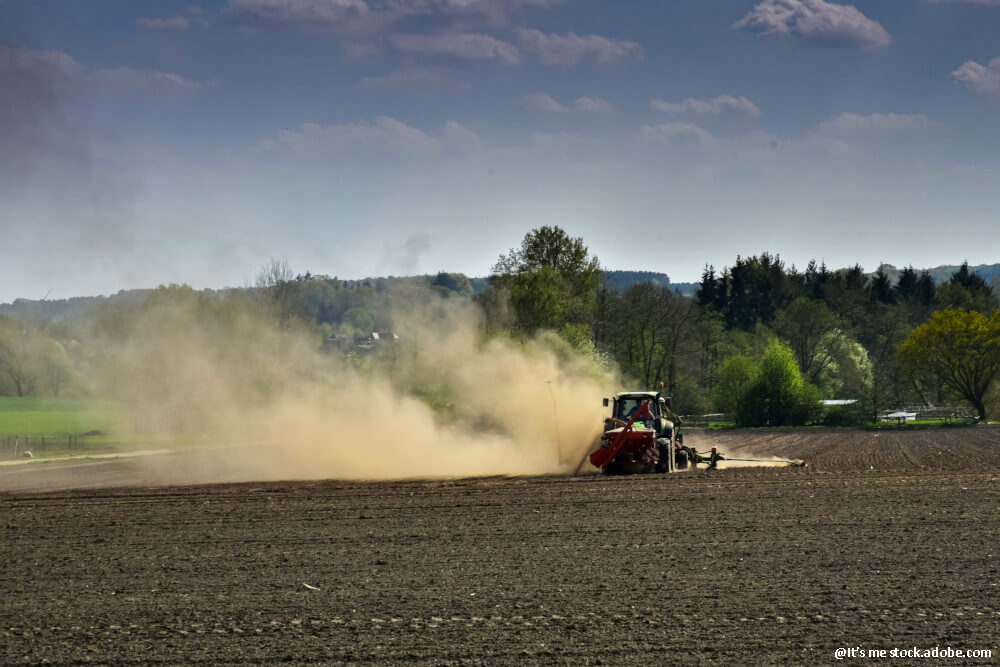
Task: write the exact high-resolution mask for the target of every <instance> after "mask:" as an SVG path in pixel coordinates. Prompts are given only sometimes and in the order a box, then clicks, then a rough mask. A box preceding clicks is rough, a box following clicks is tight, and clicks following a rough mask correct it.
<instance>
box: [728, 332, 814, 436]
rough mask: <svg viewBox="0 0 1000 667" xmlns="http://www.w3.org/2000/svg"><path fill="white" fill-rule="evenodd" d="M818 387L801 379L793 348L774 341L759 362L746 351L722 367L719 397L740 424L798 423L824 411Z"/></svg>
mask: <svg viewBox="0 0 1000 667" xmlns="http://www.w3.org/2000/svg"><path fill="white" fill-rule="evenodd" d="M819 400H820V392H819V389H817V388H816V387H814V386H813V385H811V384H809V383H807V382H806V381H805V380H803V379H802V373H801V372H800V371H799V365H798V363H797V362H796V361H795V354H794V353H793V352H792V350H791V348H790V347H788V345H786V344H785V343H782V342H781V341H778V340H774V341H772V342H771V343H770V344H769V345H768V347H767V349H766V350H765V351H764V356H763V358H762V359H761V361H760V363H759V364H755V363H754V361H753V360H752V359H750V358H749V357H746V356H743V355H736V356H734V357H730V358H729V359H727V360H726V361H725V362H723V364H722V366H721V367H720V368H719V381H718V384H717V385H716V401H717V404H718V406H719V408H720V409H721V410H723V411H725V412H732V413H734V414H735V415H736V423H737V424H739V425H740V426H788V425H791V426H799V425H802V424H806V423H808V422H810V421H813V420H815V419H818V418H819V416H820V415H821V413H822V409H821V407H820V403H819Z"/></svg>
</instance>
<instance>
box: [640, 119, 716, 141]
mask: <svg viewBox="0 0 1000 667" xmlns="http://www.w3.org/2000/svg"><path fill="white" fill-rule="evenodd" d="M640 136H641V137H642V138H643V139H645V140H646V141H649V142H652V143H657V144H673V143H678V142H680V143H683V142H688V143H695V144H697V145H699V146H709V145H712V144H715V143H716V141H715V137H713V136H712V134H711V133H710V132H708V131H707V130H705V129H703V128H701V127H698V126H697V125H692V124H691V123H663V124H661V125H644V126H643V127H642V130H641V131H640Z"/></svg>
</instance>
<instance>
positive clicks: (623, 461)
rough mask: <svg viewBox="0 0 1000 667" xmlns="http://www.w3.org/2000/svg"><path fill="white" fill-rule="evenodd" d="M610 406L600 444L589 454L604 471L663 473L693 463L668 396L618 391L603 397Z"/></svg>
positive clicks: (626, 473) (592, 461)
mask: <svg viewBox="0 0 1000 667" xmlns="http://www.w3.org/2000/svg"><path fill="white" fill-rule="evenodd" d="M609 405H611V416H610V417H608V418H606V419H605V420H604V435H603V436H601V446H600V448H599V449H598V450H597V451H595V452H594V453H593V454H591V455H590V462H591V463H592V464H593V465H594V466H596V467H598V468H600V469H601V470H602V471H603V472H604V473H605V474H608V475H615V474H618V475H629V474H637V473H648V472H659V473H666V472H673V471H674V470H683V469H685V468H687V467H688V466H689V465H691V464H692V463H693V461H694V460H693V459H692V458H691V455H692V454H693V452H692V451H691V449H690V448H688V447H685V446H684V444H683V443H684V439H683V436H682V435H681V434H680V433H679V427H680V418H679V417H677V415H675V414H674V413H673V411H671V409H670V399H669V398H668V397H665V396H661V395H660V393H659V392H656V391H629V392H621V393H619V394H616V395H615V396H614V398H612V399H610V400H609V399H607V398H605V399H604V407H608V406H609Z"/></svg>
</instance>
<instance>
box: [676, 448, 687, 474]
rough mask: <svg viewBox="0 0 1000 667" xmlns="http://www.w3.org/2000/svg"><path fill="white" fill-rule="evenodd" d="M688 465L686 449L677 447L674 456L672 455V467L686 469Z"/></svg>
mask: <svg viewBox="0 0 1000 667" xmlns="http://www.w3.org/2000/svg"><path fill="white" fill-rule="evenodd" d="M687 467H688V453H687V450H686V449H678V450H677V453H676V456H674V468H676V469H677V470H687Z"/></svg>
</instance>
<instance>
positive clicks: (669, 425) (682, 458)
mask: <svg viewBox="0 0 1000 667" xmlns="http://www.w3.org/2000/svg"><path fill="white" fill-rule="evenodd" d="M609 405H610V406H611V416H610V417H607V418H605V420H604V434H603V435H602V436H601V446H600V447H599V448H598V449H597V450H596V451H595V452H593V453H592V454H591V455H590V462H591V464H593V465H594V466H595V467H597V468H600V469H601V472H603V473H604V474H606V475H632V474H641V473H667V472H674V471H675V470H685V469H687V468H689V467H694V466H696V465H698V464H705V465H707V467H708V468H715V467H716V466H717V465H718V463H719V462H720V461H731V462H733V463H737V464H747V463H748V464H766V465H774V464H779V465H792V466H802V465H805V463H804V462H803V461H799V460H791V459H777V458H775V459H732V458H729V457H726V456H723V455H722V454H720V453H719V452H718V451H717V450H716V449H715V448H714V447H713V448H712V449H711V450H710V451H707V452H700V453H699V452H698V451H696V450H695V449H694V447H689V446H686V445H685V444H684V436H683V434H682V433H681V432H680V423H681V420H680V417H678V416H677V415H676V414H674V412H673V411H672V410H671V406H670V399H669V398H667V397H665V396H661V395H660V393H659V392H656V391H629V392H621V393H619V394H616V395H615V396H614V397H613V398H611V399H607V398H605V399H604V407H608V406H609Z"/></svg>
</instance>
